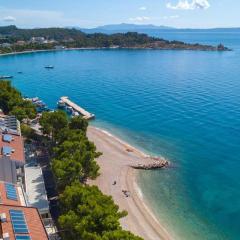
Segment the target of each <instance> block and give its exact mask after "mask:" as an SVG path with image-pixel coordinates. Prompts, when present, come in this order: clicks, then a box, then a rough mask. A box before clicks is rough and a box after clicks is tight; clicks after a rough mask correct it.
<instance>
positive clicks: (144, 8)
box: [139, 6, 147, 11]
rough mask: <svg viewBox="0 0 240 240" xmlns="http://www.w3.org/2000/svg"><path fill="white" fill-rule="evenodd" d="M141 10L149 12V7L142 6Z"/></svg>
mask: <svg viewBox="0 0 240 240" xmlns="http://www.w3.org/2000/svg"><path fill="white" fill-rule="evenodd" d="M139 10H141V11H146V10H147V7H144V6H142V7H140V8H139Z"/></svg>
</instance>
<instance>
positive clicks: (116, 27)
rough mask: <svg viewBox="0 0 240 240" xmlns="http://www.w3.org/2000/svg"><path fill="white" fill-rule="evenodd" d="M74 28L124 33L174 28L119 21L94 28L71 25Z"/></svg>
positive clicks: (84, 30) (92, 31) (94, 31)
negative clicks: (118, 22) (119, 22)
mask: <svg viewBox="0 0 240 240" xmlns="http://www.w3.org/2000/svg"><path fill="white" fill-rule="evenodd" d="M73 28H75V29H78V30H81V31H83V32H85V33H96V32H99V33H118V32H121V33H126V32H145V31H149V30H170V29H174V28H172V27H167V26H155V25H153V24H147V25H139V24H128V23H121V24H110V25H104V26H99V27H96V28H88V29H87V28H79V27H73Z"/></svg>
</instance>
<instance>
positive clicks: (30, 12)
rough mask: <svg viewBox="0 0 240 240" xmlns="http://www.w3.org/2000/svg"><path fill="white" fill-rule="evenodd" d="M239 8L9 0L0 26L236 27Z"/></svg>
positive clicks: (213, 0)
mask: <svg viewBox="0 0 240 240" xmlns="http://www.w3.org/2000/svg"><path fill="white" fill-rule="evenodd" d="M239 8H240V2H236V1H233V0H228V1H227V0H222V1H217V0H159V1H154V0H141V1H138V0H133V1H131V2H129V1H126V0H123V1H121V2H116V1H114V2H106V1H99V0H98V1H97V0H92V1H90V2H76V1H73V0H68V1H67V0H59V1H58V2H57V4H56V2H55V1H47V0H43V1H41V2H37V1H30V0H23V1H20V2H19V1H16V0H11V1H8V2H5V3H1V4H0V26H3V25H6V24H8V25H9V24H14V25H17V26H19V27H21V28H33V27H51V26H55V27H65V26H79V27H82V28H95V27H97V26H103V25H107V24H119V23H122V22H125V23H128V24H132V23H134V24H154V25H157V26H161V25H163V26H170V27H174V28H194V29H199V28H200V29H209V28H236V27H239V25H238V23H239V22H240V15H239V11H238V9H239Z"/></svg>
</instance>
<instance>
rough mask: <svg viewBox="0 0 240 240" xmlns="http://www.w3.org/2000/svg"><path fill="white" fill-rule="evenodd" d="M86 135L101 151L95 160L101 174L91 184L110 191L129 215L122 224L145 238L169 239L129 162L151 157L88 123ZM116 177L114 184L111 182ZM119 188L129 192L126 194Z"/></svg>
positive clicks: (143, 160) (147, 161) (145, 162)
mask: <svg viewBox="0 0 240 240" xmlns="http://www.w3.org/2000/svg"><path fill="white" fill-rule="evenodd" d="M87 134H88V137H89V139H90V140H91V141H93V142H94V143H95V145H96V146H97V149H98V151H100V152H102V153H103V155H102V156H101V157H100V158H99V159H98V160H97V161H98V164H99V165H100V167H101V169H100V173H101V175H100V176H99V177H98V178H97V179H96V180H94V181H90V182H89V183H90V184H91V185H97V186H98V187H99V188H100V189H101V190H102V191H103V192H104V193H105V194H107V195H111V196H112V197H113V199H114V201H115V202H116V203H117V204H118V205H119V207H120V209H121V210H126V211H127V212H128V216H127V217H125V218H123V219H122V220H121V224H122V227H123V228H124V229H125V230H129V231H131V232H133V233H135V234H137V235H138V236H141V237H142V238H144V239H145V240H159V239H161V240H172V239H173V238H172V236H170V234H169V233H168V232H167V230H166V229H165V228H164V227H163V226H162V225H161V224H160V223H159V221H158V220H157V219H156V218H155V216H154V215H153V213H152V212H151V211H150V209H149V208H148V207H147V205H146V203H145V202H144V200H143V196H142V194H141V191H140V189H139V188H138V186H137V183H136V174H137V171H139V170H135V169H133V168H132V167H131V165H137V164H147V163H150V162H151V159H150V158H149V157H148V156H147V155H146V154H144V153H142V152H141V151H139V150H138V149H136V148H133V147H132V146H130V145H128V144H127V143H125V142H123V141H122V140H120V139H118V138H116V137H115V136H113V135H111V134H110V133H108V132H106V131H104V130H101V129H99V128H95V127H92V126H90V127H89V128H88V133H87ZM114 181H116V185H114V184H113V183H114ZM122 190H127V191H129V192H130V196H129V197H126V196H125V195H124V193H123V192H122Z"/></svg>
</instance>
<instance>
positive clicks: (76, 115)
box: [72, 111, 80, 117]
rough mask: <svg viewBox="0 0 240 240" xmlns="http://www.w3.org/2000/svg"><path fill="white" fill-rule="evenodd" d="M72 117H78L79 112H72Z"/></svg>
mask: <svg viewBox="0 0 240 240" xmlns="http://www.w3.org/2000/svg"><path fill="white" fill-rule="evenodd" d="M72 116H73V117H78V116H80V114H79V112H76V111H74V112H73V113H72Z"/></svg>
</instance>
